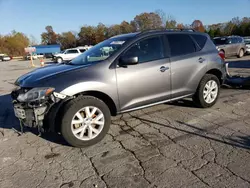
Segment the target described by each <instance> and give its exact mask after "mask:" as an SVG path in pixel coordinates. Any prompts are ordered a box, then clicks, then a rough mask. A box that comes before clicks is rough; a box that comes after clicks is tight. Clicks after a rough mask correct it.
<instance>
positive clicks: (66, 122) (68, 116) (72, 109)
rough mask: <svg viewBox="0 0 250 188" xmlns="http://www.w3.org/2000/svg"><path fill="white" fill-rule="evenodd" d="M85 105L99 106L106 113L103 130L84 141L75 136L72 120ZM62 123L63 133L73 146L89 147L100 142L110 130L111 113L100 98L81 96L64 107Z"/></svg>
mask: <svg viewBox="0 0 250 188" xmlns="http://www.w3.org/2000/svg"><path fill="white" fill-rule="evenodd" d="M85 106H94V107H97V108H99V109H100V110H101V111H102V113H103V115H104V119H105V122H104V127H103V129H102V131H101V132H100V133H99V135H97V136H96V137H95V138H93V139H92V140H88V141H83V140H80V139H78V138H77V137H75V135H74V134H73V133H72V131H71V121H72V118H73V117H74V115H75V114H76V113H77V112H78V111H79V110H80V109H82V108H83V107H85ZM62 114H63V115H62V123H61V133H62V135H63V137H64V139H65V140H66V142H68V144H70V145H71V146H74V147H79V148H81V147H87V146H91V145H94V144H96V143H98V142H100V141H101V140H102V139H103V138H104V137H105V135H106V134H107V132H108V131H109V128H110V124H111V114H110V110H109V108H108V106H107V105H106V104H105V103H104V102H103V101H101V100H99V99H98V98H95V97H92V96H80V97H77V98H75V99H73V100H71V101H69V102H68V103H67V104H66V105H65V106H64V107H63V111H62Z"/></svg>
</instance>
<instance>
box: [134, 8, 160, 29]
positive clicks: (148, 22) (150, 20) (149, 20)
mask: <svg viewBox="0 0 250 188" xmlns="http://www.w3.org/2000/svg"><path fill="white" fill-rule="evenodd" d="M134 25H135V27H136V30H137V31H143V30H148V29H158V28H161V27H162V21H161V18H160V16H159V15H158V14H156V13H153V12H151V13H142V14H140V15H137V16H136V17H135V18H134Z"/></svg>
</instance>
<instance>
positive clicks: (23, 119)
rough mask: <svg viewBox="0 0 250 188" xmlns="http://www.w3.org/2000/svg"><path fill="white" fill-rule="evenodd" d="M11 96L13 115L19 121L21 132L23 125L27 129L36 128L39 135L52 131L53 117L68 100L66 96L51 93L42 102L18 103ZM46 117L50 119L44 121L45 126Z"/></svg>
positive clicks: (15, 98)
mask: <svg viewBox="0 0 250 188" xmlns="http://www.w3.org/2000/svg"><path fill="white" fill-rule="evenodd" d="M13 95H14V94H13ZM13 95H12V99H13V108H14V114H15V116H16V117H17V118H18V119H19V121H20V125H21V130H22V126H23V125H25V126H27V127H31V128H37V129H38V132H39V134H41V133H42V132H44V131H52V130H54V127H53V128H52V126H54V121H55V116H56V114H57V112H58V110H59V108H60V106H61V104H62V103H63V102H64V101H66V100H68V99H69V97H67V96H66V95H63V94H60V93H56V92H53V93H52V94H51V96H49V97H47V98H46V99H44V100H42V101H36V102H33V103H28V102H25V103H24V102H19V101H18V100H17V97H15V95H14V96H13ZM52 111H53V112H52ZM51 114H53V117H51ZM48 116H50V119H49V120H48V121H46V122H47V123H46V124H45V120H46V119H48Z"/></svg>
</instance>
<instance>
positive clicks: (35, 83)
mask: <svg viewBox="0 0 250 188" xmlns="http://www.w3.org/2000/svg"><path fill="white" fill-rule="evenodd" d="M103 49H105V53H104V52H103ZM107 49H108V52H107ZM223 55H224V54H219V53H218V51H217V49H216V47H215V45H214V43H213V42H212V41H211V40H210V37H209V36H208V35H207V34H204V33H199V32H192V31H185V30H175V31H166V30H163V31H162V30H159V31H144V32H138V33H131V34H125V35H119V36H115V37H112V38H110V39H107V40H105V41H103V42H101V43H99V44H97V45H96V46H94V47H92V48H91V49H89V50H88V51H86V52H84V53H83V54H81V55H80V56H78V57H77V58H75V59H73V60H72V61H70V62H68V63H63V64H56V65H49V66H46V67H43V68H39V69H37V70H34V71H32V72H30V73H28V74H25V75H23V76H21V77H20V78H18V79H17V81H16V82H15V84H16V86H17V89H16V90H14V91H13V92H12V98H13V104H14V112H15V115H16V117H18V119H19V120H20V121H21V125H26V126H30V127H36V128H38V131H39V132H43V131H56V132H60V133H61V134H62V135H63V137H64V138H65V140H66V141H67V142H68V143H69V144H70V145H72V146H75V147H84V146H90V145H93V144H95V143H97V142H99V141H101V140H102V139H103V138H104V136H105V135H106V133H107V132H108V130H109V128H110V124H111V116H115V115H117V114H121V113H125V112H130V111H133V110H138V109H142V108H145V107H150V106H153V105H157V104H162V103H166V102H170V101H175V100H179V99H182V98H185V97H192V98H193V100H194V102H195V104H197V106H199V107H201V108H208V107H211V106H213V105H214V104H215V103H216V101H217V99H218V97H219V94H220V85H221V84H222V83H223V82H224V78H225V76H226V68H225V67H226V66H225V62H224V57H223Z"/></svg>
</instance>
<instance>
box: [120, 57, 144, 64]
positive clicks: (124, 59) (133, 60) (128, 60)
mask: <svg viewBox="0 0 250 188" xmlns="http://www.w3.org/2000/svg"><path fill="white" fill-rule="evenodd" d="M138 62H139V58H138V57H136V56H135V57H126V56H123V57H121V58H120V64H121V65H125V66H126V65H136V64H138Z"/></svg>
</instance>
